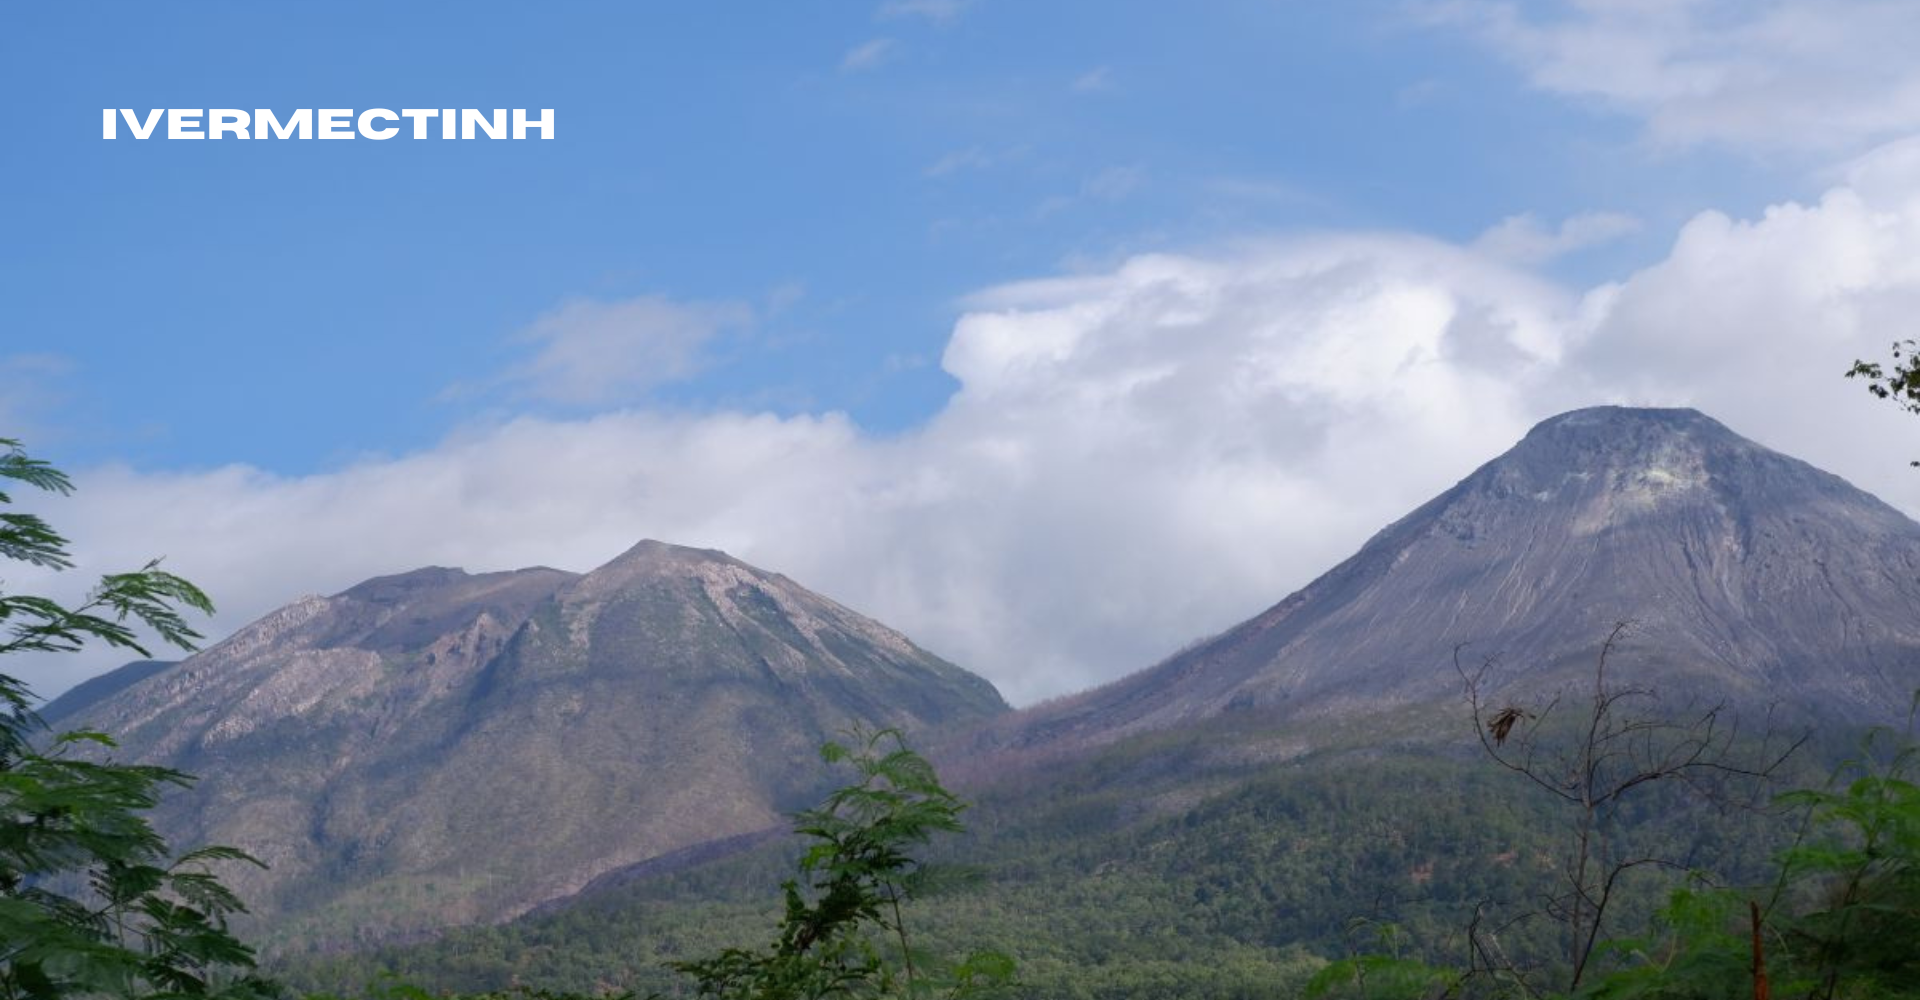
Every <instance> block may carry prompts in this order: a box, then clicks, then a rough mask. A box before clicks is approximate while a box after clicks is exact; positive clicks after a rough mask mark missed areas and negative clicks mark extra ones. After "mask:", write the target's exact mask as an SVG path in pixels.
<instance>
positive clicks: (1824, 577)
mask: <svg viewBox="0 0 1920 1000" xmlns="http://www.w3.org/2000/svg"><path fill="white" fill-rule="evenodd" d="M1619 621H1631V622H1633V623H1634V627H1633V629H1632V631H1631V633H1630V639H1629V642H1628V644H1627V646H1626V648H1625V649H1624V650H1623V652H1622V654H1621V659H1622V661H1623V662H1625V663H1630V664H1631V665H1632V667H1633V669H1634V672H1635V674H1636V675H1637V676H1639V677H1642V678H1651V679H1654V680H1655V682H1656V683H1657V684H1658V685H1659V686H1660V688H1661V689H1662V690H1663V691H1664V692H1667V693H1672V694H1684V695H1688V696H1702V697H1706V698H1710V699H1714V700H1720V699H1726V700H1729V701H1734V702H1744V703H1749V704H1753V703H1763V702H1767V701H1769V700H1773V699H1779V700H1781V701H1783V702H1786V703H1789V704H1791V705H1794V706H1797V707H1800V708H1804V709H1806V710H1809V711H1812V712H1817V713H1822V714H1827V715H1835V716H1839V717H1842V718H1846V719H1851V720H1865V721H1876V722H1877V721H1892V720H1893V719H1895V718H1896V717H1898V716H1899V714H1900V713H1901V712H1903V711H1904V710H1905V707H1906V705H1907V703H1908V700H1909V698H1910V696H1911V694H1912V692H1913V690H1914V688H1915V687H1916V686H1920V525H1916V524H1915V523H1914V522H1913V521H1912V520H1910V519H1908V518H1907V517H1905V516H1904V515H1902V514H1900V513H1899V512H1898V511H1895V510H1894V509H1893V508H1891V507H1889V506H1887V505H1886V504H1884V503H1882V502H1880V501H1879V500H1876V499H1875V498H1873V497H1872V496H1869V495H1868V494H1866V493H1863V492H1861V491H1860V490H1858V489H1855V488H1854V487H1852V486H1850V485H1849V484H1847V483H1846V482H1845V481H1843V480H1841V479H1840V478H1838V477H1836V476H1833V475H1830V474H1828V473H1825V472H1822V471H1820V470H1819V469H1816V468H1814V467H1812V466H1810V465H1808V464H1806V463H1805V462H1801V461H1798V460H1796V459H1792V458H1788V457H1786V456H1784V455H1781V454H1779V453H1777V452H1774V451H1770V450H1768V449H1766V448H1763V447H1761V446H1759V445H1757V444H1754V443H1753V442H1751V441H1748V440H1746V439H1745V438H1742V437H1740V436H1739V435H1737V434H1734V433H1733V432H1732V431H1730V430H1728V429H1727V428H1726V427H1724V426H1722V425H1721V424H1719V423H1718V422H1716V421H1714V420H1712V419H1710V418H1708V417H1706V416H1704V415H1702V414H1700V413H1698V412H1696V411H1693V410H1650V409H1628V408H1621V407H1598V408H1594V409H1586V410H1578V411H1574V412H1571V413H1566V414H1563V415H1561V416H1558V417H1554V418H1552V419H1550V420H1547V421H1545V422H1543V423H1541V424H1540V425H1539V426H1537V427H1535V428H1534V429H1533V430H1532V431H1531V432H1530V433H1529V434H1528V435H1527V436H1526V438H1525V439H1524V440H1522V441H1521V442H1520V443H1519V444H1518V445H1516V446H1514V448H1513V449H1512V450H1510V451H1508V452H1507V453H1506V454H1504V455H1501V456H1500V457H1499V458H1497V459H1495V460H1493V461H1491V462H1489V463H1487V464H1486V465H1484V466H1482V467H1481V468H1480V469H1479V470H1477V471H1475V472H1474V473H1473V474H1472V475H1471V476H1468V477H1467V478H1466V479H1465V480H1463V481H1462V482H1460V483H1459V484H1458V485H1457V486H1455V487H1454V488H1453V489H1451V490H1448V491H1447V492H1446V493H1444V494H1442V495H1440V496H1438V497H1436V498H1434V499H1433V500H1432V501H1430V502H1428V503H1427V504H1425V505H1424V506H1422V507H1420V508H1419V509H1417V510H1415V511H1414V512H1413V513H1411V514H1409V515H1408V516H1406V517H1405V518H1403V519H1401V520H1400V521H1398V522H1396V523H1395V524H1393V525H1391V526H1389V527H1388V528H1387V529H1386V530H1384V531H1382V532H1380V533H1379V534H1378V535H1376V536H1374V537H1373V539H1371V540H1370V541H1369V542H1368V543H1367V544H1366V545H1365V547H1363V548H1362V549H1361V550H1360V551H1359V552H1358V553H1357V554H1356V555H1354V556H1353V557H1352V558H1350V559H1348V560H1347V561H1346V562H1343V563H1341V564H1340V565H1339V566H1337V567H1335V568H1334V569H1333V570H1332V571H1330V572H1328V573H1327V574H1326V575H1324V576H1322V577H1320V578H1319V579H1317V580H1315V581H1314V582H1313V583H1311V584H1309V585H1308V586H1307V587H1306V588H1305V589H1303V590H1301V591H1299V592H1297V593H1295V594H1293V595H1292V596H1290V597H1288V598H1287V599H1286V600H1284V601H1281V602H1280V603H1279V604H1277V605H1275V606H1274V607H1272V608H1270V609H1268V610H1267V611H1266V612H1264V613H1262V614H1260V615H1259V616H1257V617H1255V618H1254V619H1252V620H1250V621H1248V622H1245V623H1243V624H1241V625H1239V626H1237V627H1235V628H1233V629H1232V630H1230V631H1228V632H1226V633H1224V634H1222V635H1220V636H1218V637H1216V638H1214V639H1211V640H1209V641H1207V642H1205V643H1203V644H1201V645H1199V646H1197V647H1195V648H1192V649H1190V650H1187V651H1185V652H1182V653H1181V654H1179V655H1177V656H1175V657H1173V658H1171V659H1169V660H1167V661H1165V662H1163V663H1161V664H1160V665H1158V666H1156V667H1154V668H1152V669H1149V670H1145V671H1142V672H1141V673H1138V674H1134V675H1132V676H1130V677H1128V678H1125V679H1123V680H1121V681H1118V682H1116V683H1113V684H1110V685H1108V686H1106V687H1102V688H1098V689H1096V690H1094V691H1091V692H1088V693H1086V694H1083V695H1080V696H1077V697H1075V698H1072V699H1069V700H1067V701H1065V702H1062V703H1059V704H1054V705H1049V706H1043V707H1042V708H1040V709H1038V710H1035V711H1032V712H1027V713H1022V714H1021V715H1020V716H1015V717H1009V718H1008V719H1006V720H1003V722H1002V723H1001V724H999V725H996V726H995V727H994V731H993V734H992V735H991V736H990V737H989V738H987V740H986V741H985V742H987V743H989V744H999V745H1002V746H1015V747H1038V746H1046V745H1057V746H1062V747H1066V746H1073V745H1082V744H1102V743H1107V742H1111V741H1113V740H1115V739H1119V738H1121V737H1124V736H1126V735H1129V734H1132V733H1135V732H1140V731H1145V730H1152V729H1161V728H1165V727H1169V726H1174V725H1178V724H1181V723H1185V722H1190V721H1195V720H1200V719H1206V718H1212V717H1216V716H1220V715H1223V714H1226V713H1231V712H1234V711H1237V710H1249V711H1253V712H1259V713H1261V714H1262V715H1263V716H1264V717H1271V718H1276V719H1288V718H1292V719H1307V718H1314V717H1328V716H1334V717H1338V716H1342V715H1346V716H1353V715H1360V714H1366V713H1370V712H1374V711H1379V710H1384V709H1390V708H1393V707H1396V706H1400V705H1406V704H1410V703H1420V702H1426V701H1439V700H1447V699H1451V700H1457V699H1458V698H1459V692H1460V685H1459V678H1458V675H1457V674H1456V673H1455V671H1454V669H1453V667H1452V654H1453V650H1454V648H1455V647H1456V646H1458V645H1460V644H1463V643H1464V644H1468V647H1467V649H1466V650H1465V651H1464V652H1463V656H1464V657H1466V658H1467V659H1469V660H1470V661H1471V662H1473V663H1476V664H1477V663H1478V662H1480V661H1481V660H1482V658H1484V657H1488V656H1493V657H1497V661H1496V679H1497V680H1500V681H1507V680H1514V679H1526V680H1530V681H1538V682H1541V683H1545V682H1549V681H1552V680H1554V679H1556V678H1562V677H1566V676H1570V674H1571V672H1573V671H1586V670H1588V669H1590V666H1591V663H1592V658H1593V656H1594V654H1595V652H1596V650H1597V648H1598V646H1599V644H1600V642H1601V640H1602V639H1603V637H1604V636H1605V635H1606V633H1607V631H1608V630H1609V628H1610V627H1611V626H1612V625H1613V624H1614V623H1615V622H1619Z"/></svg>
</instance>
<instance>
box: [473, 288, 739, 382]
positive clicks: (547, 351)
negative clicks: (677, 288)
mask: <svg viewBox="0 0 1920 1000" xmlns="http://www.w3.org/2000/svg"><path fill="white" fill-rule="evenodd" d="M751 319H752V311H751V310H749V309H748V308H747V307H746V306H743V305H740V304H737V303H709V302H676V301H674V300H671V299H667V298H664V297H661V296H656V295H648V296H641V297H639V298H633V299H624V300H620V301H615V302H604V301H599V300H594V299H575V300H572V301H569V302H566V303H564V304H562V305H561V306H560V307H559V308H557V309H554V310H552V311H551V312H548V313H547V314H545V315H543V316H541V317H540V318H539V319H537V320H535V321H534V322H533V325H532V326H530V327H528V328H527V330H526V331H524V332H523V333H522V334H521V335H520V339H521V340H523V341H525V342H528V343H533V344H537V345H539V353H538V354H537V355H535V356H534V357H533V359H532V360H530V361H528V362H526V363H525V364H522V365H519V366H517V367H515V368H513V369H512V370H510V371H509V372H508V373H507V374H506V375H505V376H504V377H503V379H502V382H503V383H504V384H505V385H507V386H508V387H510V388H512V389H513V390H514V391H516V392H517V393H519V394H521V395H524V396H528V397H532V398H537V399H545V400H549V401H553V402H560V403H568V404H574V405H586V406H594V405H605V404H610V403H619V402H624V401H628V400H631V399H633V398H635V397H636V396H638V395H639V394H641V393H643V392H645V391H646V390H647V389H650V388H653V387H654V386H657V385H662V384H665V383H668V382H674V381H679V380H681V379H685V378H687V377H688V376H690V375H693V374H694V373H695V372H697V371H699V369H700V367H701V365H702V363H703V360H704V348H705V347H706V345H707V343H708V342H709V341H710V340H712V339H713V337H714V336H715V335H716V334H719V333H721V332H722V331H724V330H727V329H730V328H736V327H741V326H745V325H746V324H747V323H749V322H750V321H751Z"/></svg>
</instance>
